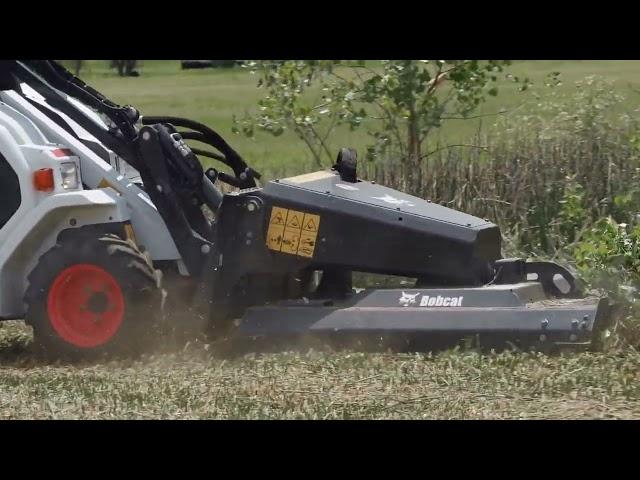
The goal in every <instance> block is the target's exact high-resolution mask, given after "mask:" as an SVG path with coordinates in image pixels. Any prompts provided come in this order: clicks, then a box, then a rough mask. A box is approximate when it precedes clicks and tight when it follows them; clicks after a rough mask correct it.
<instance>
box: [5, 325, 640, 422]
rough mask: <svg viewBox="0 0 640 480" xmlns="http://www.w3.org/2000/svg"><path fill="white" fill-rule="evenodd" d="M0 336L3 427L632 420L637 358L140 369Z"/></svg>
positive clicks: (176, 356) (166, 362) (199, 362)
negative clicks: (17, 423)
mask: <svg viewBox="0 0 640 480" xmlns="http://www.w3.org/2000/svg"><path fill="white" fill-rule="evenodd" d="M30 344H31V333H30V330H29V329H28V328H27V327H25V326H24V324H23V323H22V322H8V323H6V324H5V325H4V326H2V327H0V418H2V419H540V418H542V419H587V418H603V419H607V418H610V419H615V418H620V419H632V418H638V417H640V402H638V399H639V398H640V354H639V353H637V352H634V351H627V352H624V354H622V353H609V354H584V353H583V354H570V355H565V356H558V357H548V356H544V355H541V354H515V353H501V354H494V355H479V354H477V353H471V352H468V353H467V352H460V351H458V352H446V353H441V354H438V355H435V356H432V355H419V354H411V355H402V354H364V353H351V352H340V353H335V352H314V351H309V352H306V353H293V352H283V353H275V354H264V355H254V354H250V355H246V356H244V357H240V358H234V359H228V358H227V359H225V358H219V357H217V356H216V352H215V347H214V346H207V345H205V344H202V343H197V342H195V343H192V344H186V345H184V346H183V347H182V348H173V349H172V350H169V349H168V348H163V349H162V351H157V352H150V353H149V355H147V356H145V357H144V358H142V359H139V360H135V361H134V360H129V361H118V362H108V363H104V364H87V365H55V364H44V363H39V362H38V361H37V360H35V358H34V356H33V354H32V353H31V351H30Z"/></svg>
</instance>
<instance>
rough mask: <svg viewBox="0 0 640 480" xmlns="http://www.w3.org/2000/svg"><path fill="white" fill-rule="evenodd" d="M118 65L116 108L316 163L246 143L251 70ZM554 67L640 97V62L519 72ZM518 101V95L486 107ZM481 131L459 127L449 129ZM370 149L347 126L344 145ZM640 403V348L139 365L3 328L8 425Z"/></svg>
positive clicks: (208, 353) (271, 143) (254, 93)
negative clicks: (128, 72)
mask: <svg viewBox="0 0 640 480" xmlns="http://www.w3.org/2000/svg"><path fill="white" fill-rule="evenodd" d="M105 64H106V62H92V63H91V64H90V65H89V69H88V70H87V72H86V74H83V75H82V76H83V77H84V78H85V79H86V80H87V81H88V82H89V83H90V84H92V85H94V86H95V87H96V88H97V89H98V90H100V91H102V92H103V93H105V94H106V95H107V96H109V97H112V98H113V99H114V100H116V101H118V102H121V103H131V104H133V105H135V106H137V107H139V108H140V109H141V110H142V111H143V112H144V113H145V114H149V115H155V114H168V115H180V116H186V117H191V118H194V119H196V120H200V121H202V122H205V123H207V124H209V125H211V126H212V127H213V128H215V129H217V130H218V131H219V132H220V133H221V134H222V135H223V136H225V137H227V138H230V139H231V143H232V144H233V145H234V146H235V147H236V148H237V149H238V150H239V151H240V152H241V153H242V154H243V155H244V156H245V158H246V159H247V160H249V161H251V162H254V163H255V164H256V166H257V167H258V169H262V170H265V171H266V172H267V175H270V176H279V175H283V174H285V173H287V174H291V173H299V172H301V171H303V170H305V169H307V168H308V166H309V160H308V158H307V155H306V152H305V150H304V148H303V147H302V146H301V145H300V144H299V143H298V142H297V140H296V139H294V138H291V137H287V136H283V137H281V138H272V137H270V136H266V135H260V136H258V137H257V138H256V139H255V140H248V139H245V138H242V137H234V136H232V134H231V116H232V115H233V114H238V115H241V114H242V113H243V112H244V111H245V110H251V109H252V108H255V107H254V105H255V102H256V101H257V99H258V98H259V96H260V91H259V90H257V89H256V88H255V80H256V79H255V78H254V77H251V76H250V75H249V74H248V73H247V72H246V71H244V70H242V69H234V70H200V71H186V72H183V71H180V69H179V63H178V62H177V61H176V62H166V61H163V62H151V61H146V62H144V65H143V67H142V70H141V72H142V76H141V77H139V78H125V79H122V78H118V77H116V76H115V75H114V74H113V73H112V72H109V71H107V69H106V68H105ZM554 70H558V71H560V72H562V74H563V77H564V81H565V87H563V88H569V87H567V85H568V84H570V83H571V82H573V81H575V80H579V79H581V78H583V77H585V76H587V75H592V74H596V75H600V76H603V77H605V78H608V79H611V80H613V81H615V82H616V85H618V86H619V88H620V89H626V88H628V85H629V84H630V85H631V86H633V87H634V88H639V89H640V62H617V61H615V62H614V61H593V62H586V61H583V62H547V61H544V62H543V61H541V62H517V63H516V64H515V65H514V67H513V69H512V71H513V72H514V74H517V75H524V74H526V75H528V76H530V77H531V78H532V79H533V80H541V79H542V78H544V76H545V75H546V73H548V72H551V71H554ZM505 88H507V89H512V87H511V86H506V87H505ZM634 98H635V97H634ZM638 98H640V96H638ZM518 102H519V97H518V94H517V93H516V92H515V91H509V90H507V91H506V92H504V94H503V95H501V96H500V97H499V98H498V99H496V100H492V102H490V103H488V104H487V105H485V107H484V109H485V111H491V110H492V109H493V110H497V109H499V108H501V107H502V106H505V107H510V106H513V105H516V104H517V103H518ZM636 106H637V105H635V104H632V103H630V105H629V107H630V108H635V107H636ZM475 128H476V126H474V125H473V123H464V122H459V123H458V124H453V125H450V126H449V127H448V130H447V132H446V135H451V136H455V135H460V136H464V135H467V134H468V133H470V132H473V131H474V129H475ZM363 141H364V139H363V137H362V136H361V135H360V134H359V136H353V137H350V136H349V134H348V133H347V132H340V133H339V134H338V136H337V139H336V140H335V141H334V143H333V145H335V146H340V145H362V143H363ZM639 400H640V354H638V353H637V352H635V351H631V350H627V351H623V352H609V353H603V354H587V353H583V354H566V355H563V356H555V357H549V356H543V355H531V354H514V353H503V354H495V355H479V354H477V353H472V352H446V353H442V354H438V355H435V356H430V355H399V354H362V353H353V352H318V351H309V352H283V353H271V354H263V355H253V354H250V355H246V356H240V357H235V358H225V357H223V356H221V355H220V354H219V353H218V352H217V350H216V348H215V346H212V345H206V344H204V343H202V342H197V341H194V342H192V343H190V344H186V345H172V346H167V347H163V348H156V349H153V350H151V351H150V352H149V353H148V355H146V356H145V357H143V358H141V359H138V360H136V361H133V360H127V361H119V362H108V363H103V364H84V365H82V364H79V365H62V364H49V363H46V362H42V361H40V360H38V359H37V357H36V356H35V355H34V353H33V352H32V350H31V332H30V330H29V329H28V328H26V327H25V326H24V325H23V324H22V323H21V322H7V323H5V324H0V419H26V418H38V419H39V418H47V419H50V418H58V419H61V418H65V419H66V418H71V419H75V418H83V419H115V418H117V419H128V418H137V419H146V418H157V419H160V418H172V419H186V418H270V419H290V418H291V419H293V418H305V419H316V418H317V419H345V418H359V419H366V418H374V419H386V418H406V419H436V418H437V419H448V418H456V419H501V418H511V419H520V418H523V419H531V418H548V419H552V418H556V419H561V418H578V419H582V418H639V417H640V401H639Z"/></svg>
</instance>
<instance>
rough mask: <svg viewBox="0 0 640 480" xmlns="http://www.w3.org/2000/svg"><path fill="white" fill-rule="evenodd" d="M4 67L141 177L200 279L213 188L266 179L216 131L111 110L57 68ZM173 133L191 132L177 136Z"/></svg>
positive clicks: (40, 64)
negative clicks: (105, 122) (206, 164)
mask: <svg viewBox="0 0 640 480" xmlns="http://www.w3.org/2000/svg"><path fill="white" fill-rule="evenodd" d="M2 66H3V73H4V75H5V78H6V76H7V75H10V76H11V77H12V79H11V80H13V82H11V83H12V84H13V85H16V86H14V88H16V91H18V93H21V90H20V88H19V84H20V82H25V83H27V84H28V85H29V86H30V87H31V88H33V89H34V90H35V91H36V92H37V93H38V94H40V95H41V96H42V97H43V98H44V99H45V100H46V102H47V103H48V104H49V105H51V107H53V108H55V109H57V110H59V111H61V112H62V113H64V114H65V115H67V116H69V117H70V118H71V119H72V120H73V121H74V122H76V123H78V125H80V126H81V127H82V128H84V129H85V130H86V131H87V132H89V133H90V134H91V135H93V136H94V137H95V138H96V139H98V141H99V142H101V143H103V144H104V145H105V146H107V148H109V149H111V150H112V151H114V152H115V153H116V154H117V155H118V156H119V157H121V158H122V159H124V160H125V161H126V162H127V163H129V164H130V165H131V166H132V167H133V168H135V169H136V170H137V171H138V172H139V173H140V177H141V179H142V182H143V185H144V188H145V191H146V192H147V194H148V195H149V197H150V199H151V201H152V202H153V203H154V205H155V206H156V208H157V209H158V212H159V213H160V215H161V217H162V218H163V220H164V222H165V224H166V225H167V228H168V229H169V231H170V233H171V236H172V238H173V239H174V242H175V243H176V247H177V248H178V251H179V252H180V254H181V256H182V258H183V261H184V263H185V265H186V266H187V269H188V270H189V272H190V273H191V274H192V275H196V276H197V275H199V274H200V273H201V271H202V270H203V263H204V262H203V261H202V255H203V253H205V252H206V253H208V252H210V251H211V247H212V240H213V229H212V225H210V223H209V221H208V220H207V219H206V217H205V215H204V214H203V212H202V209H201V207H202V205H203V204H206V205H207V206H208V207H209V208H210V209H211V210H212V211H213V212H215V211H216V210H217V208H218V207H219V206H220V202H221V201H222V193H221V192H220V191H219V190H218V189H217V187H215V186H214V182H215V180H217V179H219V180H220V181H222V182H226V183H228V184H230V185H232V186H235V187H238V188H251V187H255V186H256V183H255V179H259V178H260V174H259V173H258V172H256V171H255V170H253V169H252V168H250V167H249V166H248V165H247V163H246V162H245V161H244V159H243V158H242V157H241V156H240V155H239V154H238V153H237V152H236V151H235V150H234V149H233V148H232V147H231V146H230V145H229V144H228V143H227V142H226V141H225V140H224V139H223V138H222V137H221V136H220V135H219V134H218V133H217V132H215V131H214V130H213V129H211V128H209V127H207V126H205V125H203V124H201V123H198V122H195V121H193V120H189V119H184V118H178V117H164V116H163V117H141V115H140V112H138V111H137V110H136V109H135V108H133V107H131V106H128V105H127V106H120V105H118V104H116V103H114V102H112V101H111V100H109V99H107V98H106V97H105V96H104V95H102V94H101V93H100V92H98V91H97V90H95V89H93V88H92V87H90V86H88V85H87V84H85V83H84V82H83V81H82V80H80V79H79V78H77V77H76V76H74V75H73V74H72V73H71V72H69V71H67V70H66V69H65V68H64V67H63V66H61V65H60V64H58V63H57V62H55V61H44V60H28V61H12V62H5V63H4V64H3V65H2ZM61 92H62V93H61ZM63 94H64V95H63ZM65 95H68V96H70V97H74V98H76V99H78V100H80V101H81V102H82V103H84V104H85V105H86V106H88V107H90V108H91V109H93V110H95V111H96V112H98V113H99V114H102V115H104V116H105V117H106V118H107V119H109V121H110V122H111V124H112V125H111V126H110V128H109V129H107V130H105V129H104V128H103V126H101V125H99V124H97V123H96V122H95V121H94V120H93V119H91V118H89V117H88V116H87V115H86V114H85V113H84V112H83V111H82V110H81V109H79V108H78V107H77V106H76V105H74V104H73V103H71V102H69V101H68V100H67V98H65ZM28 100H29V99H28ZM29 101H30V102H31V103H33V102H32V101H31V100H29ZM39 108H41V106H39ZM46 113H47V114H48V115H49V116H50V117H52V118H53V119H54V121H56V122H58V123H59V122H61V121H62V119H61V118H60V117H59V116H57V115H56V114H55V113H54V112H52V111H47V112H46ZM55 117H58V118H55ZM175 126H178V127H181V128H185V129H189V130H191V131H185V132H178V131H177V130H176V128H175ZM181 134H182V135H184V137H182V135H181ZM183 138H184V139H192V140H196V141H199V142H202V143H205V144H207V145H210V146H212V147H214V148H215V149H216V150H218V151H219V152H221V154H218V153H215V152H210V151H204V150H199V149H196V151H197V152H199V153H200V154H201V155H204V156H207V157H210V158H213V159H215V160H218V161H220V162H222V163H224V164H225V165H227V166H228V167H229V168H231V170H232V171H233V173H234V176H231V175H227V174H225V173H224V172H218V171H217V170H215V169H213V168H210V169H208V170H207V172H206V174H205V172H204V171H203V168H202V164H201V163H200V161H199V159H198V157H197V156H196V154H195V152H194V151H193V150H191V149H190V148H189V147H188V146H187V145H186V144H185V143H184V141H183Z"/></svg>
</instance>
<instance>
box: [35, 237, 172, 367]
mask: <svg viewBox="0 0 640 480" xmlns="http://www.w3.org/2000/svg"><path fill="white" fill-rule="evenodd" d="M70 268H71V270H69V269H70ZM85 270H88V271H92V270H93V271H94V272H95V273H96V275H98V277H97V278H99V279H107V281H105V282H104V283H103V285H104V286H103V287H102V288H103V292H101V291H98V290H93V287H87V286H85V287H83V288H82V289H81V290H82V292H81V294H80V295H79V296H78V298H83V300H81V301H79V303H81V304H82V305H77V308H78V309H79V312H87V311H88V312H89V313H90V315H95V317H91V318H92V320H91V321H92V322H93V325H94V326H96V325H97V327H96V328H95V330H96V331H98V334H99V335H100V338H103V337H107V336H108V339H106V340H105V339H104V338H103V340H97V341H98V342H99V343H98V344H87V340H86V338H89V341H88V342H93V341H95V339H96V336H94V337H93V338H92V337H90V335H89V336H85V337H83V336H82V335H83V334H85V333H86V332H83V331H82V330H78V332H79V333H77V332H76V331H74V330H73V329H74V328H76V330H77V327H73V322H74V320H73V318H75V319H78V318H80V316H81V315H85V313H78V312H76V311H73V309H74V308H76V305H73V306H69V307H68V306H67V305H69V304H70V303H73V302H62V299H67V298H68V296H69V289H70V288H71V287H69V286H68V285H70V284H71V281H67V282H66V284H65V279H67V278H68V277H66V276H65V273H64V272H70V271H73V272H76V271H82V272H84V271H85ZM104 272H106V274H105V273H104ZM76 275H82V274H76ZM161 279H162V274H161V272H160V271H158V270H155V269H154V268H153V264H152V263H151V261H150V259H149V258H148V257H147V256H145V255H144V254H142V253H141V252H140V251H139V250H138V248H137V247H136V245H135V244H134V243H133V242H131V241H126V240H123V239H121V238H120V237H118V236H116V235H112V234H106V235H104V236H101V237H99V238H96V237H95V236H93V237H91V236H78V237H77V238H73V237H68V238H67V239H65V240H63V241H62V242H59V243H58V244H56V245H55V246H54V247H53V248H52V249H51V250H49V251H48V252H46V253H45V254H44V255H43V256H42V257H40V260H39V262H38V264H37V265H36V267H35V268H34V269H33V270H32V271H31V273H30V274H29V276H28V282H29V287H28V289H27V292H26V294H25V302H26V304H27V313H26V317H25V321H26V323H27V324H28V325H31V326H32V327H33V332H34V342H35V344H36V346H37V347H38V348H39V349H40V350H41V352H42V353H44V354H45V355H46V356H47V357H53V358H58V359H63V358H70V359H73V360H77V359H93V358H97V357H100V356H104V355H109V356H111V355H131V354H137V353H140V351H141V350H142V349H143V347H144V346H145V345H148V343H149V340H152V339H153V338H154V337H155V332H156V327H157V326H158V324H159V321H160V320H161V318H162V307H163V302H164V291H163V290H162V287H161ZM81 281H82V277H78V276H76V277H75V279H74V280H73V282H75V285H76V287H78V286H79V285H81V284H82V283H81ZM113 281H115V283H117V287H115V286H114V283H113ZM92 282H93V283H92ZM96 282H98V283H99V282H100V280H95V278H92V280H91V282H88V283H87V285H90V284H91V285H95V284H97V283H96ZM54 285H62V286H63V287H62V288H60V287H54ZM64 288H67V290H66V291H65V290H64ZM60 291H62V292H66V293H65V294H64V295H67V296H66V297H65V296H58V293H57V292H60ZM71 293H73V292H71ZM52 295H54V298H53V300H52V299H51V298H50V297H51V296H52ZM83 295H84V297H83ZM87 297H88V300H87ZM72 298H73V297H72ZM94 300H95V301H94ZM49 302H53V303H52V304H51V303H49ZM61 302H62V303H61ZM92 302H93V303H92ZM52 305H53V307H52ZM56 305H59V306H62V307H61V308H57V307H55V306H56ZM69 311H71V313H69ZM114 312H115V313H114ZM50 313H53V314H55V315H56V317H57V318H56V319H54V320H52V317H51V316H50ZM107 316H109V318H110V319H111V320H109V321H106V320H105V318H107ZM84 318H85V320H82V321H83V322H84V325H85V326H86V325H87V324H88V321H87V320H86V318H88V317H84ZM114 318H117V320H115V323H118V322H119V323H118V324H117V326H114V320H113V319H114ZM70 319H71V320H70ZM61 322H62V325H63V326H65V328H69V329H70V331H71V332H72V333H66V334H62V333H61V330H60V326H59V325H60V324H61ZM65 322H66V323H65ZM103 324H104V325H103ZM76 325H77V324H76ZM67 326H69V327H67ZM81 328H82V327H81ZM101 329H102V330H101ZM105 332H106V333H105ZM112 332H115V333H112ZM72 335H73V336H72ZM78 335H80V336H78ZM65 336H66V337H67V338H65ZM70 338H72V340H70ZM78 338H79V339H80V340H77V339H78ZM82 343H84V344H82Z"/></svg>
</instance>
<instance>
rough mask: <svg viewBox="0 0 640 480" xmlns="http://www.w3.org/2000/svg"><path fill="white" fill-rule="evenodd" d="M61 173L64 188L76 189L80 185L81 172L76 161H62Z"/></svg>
mask: <svg viewBox="0 0 640 480" xmlns="http://www.w3.org/2000/svg"><path fill="white" fill-rule="evenodd" d="M60 175H61V176H62V188H64V189H65V190H74V189H76V188H78V187H79V185H80V174H79V172H78V166H77V165H76V164H75V163H74V162H68V163H62V164H61V165H60Z"/></svg>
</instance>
